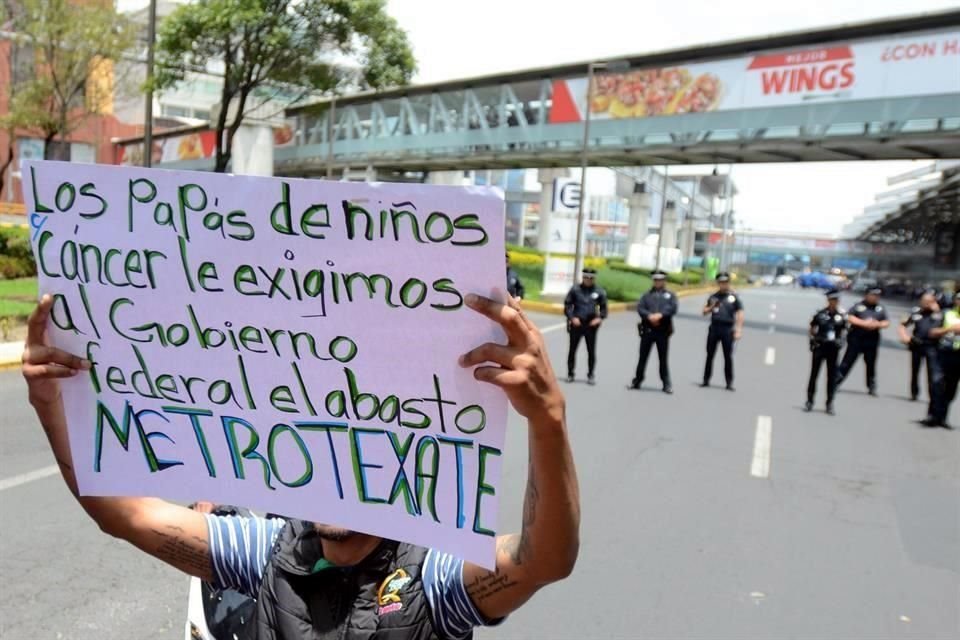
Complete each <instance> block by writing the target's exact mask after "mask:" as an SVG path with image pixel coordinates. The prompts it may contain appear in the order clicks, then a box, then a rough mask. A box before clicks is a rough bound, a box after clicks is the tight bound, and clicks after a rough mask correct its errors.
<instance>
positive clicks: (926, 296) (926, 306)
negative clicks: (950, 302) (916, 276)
mask: <svg viewBox="0 0 960 640" xmlns="http://www.w3.org/2000/svg"><path fill="white" fill-rule="evenodd" d="M936 304H937V296H936V295H935V294H934V293H933V291H924V292H923V295H921V296H920V308H921V309H923V310H924V311H932V310H933V308H934V307H935V306H936Z"/></svg>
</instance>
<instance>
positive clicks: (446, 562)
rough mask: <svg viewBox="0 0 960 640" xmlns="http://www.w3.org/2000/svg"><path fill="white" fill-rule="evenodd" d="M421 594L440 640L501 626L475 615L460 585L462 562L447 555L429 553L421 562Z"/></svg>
mask: <svg viewBox="0 0 960 640" xmlns="http://www.w3.org/2000/svg"><path fill="white" fill-rule="evenodd" d="M422 579H423V590H424V593H426V595H427V603H428V604H429V605H430V612H431V614H432V616H433V624H434V627H435V628H436V630H437V632H438V633H439V635H440V637H442V638H446V639H447V640H461V639H462V638H466V637H468V636H469V635H470V632H471V631H473V629H474V627H482V626H495V625H498V624H500V623H501V622H503V619H502V618H501V619H499V620H486V619H484V617H483V616H482V615H481V614H480V612H479V611H477V607H476V606H475V605H474V604H473V600H471V599H470V596H469V595H467V588H466V586H465V585H464V584H463V560H461V559H459V558H455V557H453V556H452V555H450V554H449V553H440V552H439V551H435V550H433V549H430V550H429V551H428V552H427V557H426V559H425V560H424V561H423V576H422Z"/></svg>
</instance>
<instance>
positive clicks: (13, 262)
mask: <svg viewBox="0 0 960 640" xmlns="http://www.w3.org/2000/svg"><path fill="white" fill-rule="evenodd" d="M34 275H37V269H36V265H35V264H34V263H33V261H32V260H22V259H20V258H13V257H11V256H7V255H2V254H0V280H13V279H14V278H27V277H30V276H34Z"/></svg>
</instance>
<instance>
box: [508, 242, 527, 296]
mask: <svg viewBox="0 0 960 640" xmlns="http://www.w3.org/2000/svg"><path fill="white" fill-rule="evenodd" d="M507 293H509V294H510V295H511V296H513V297H514V298H519V299H521V300H523V293H524V291H523V281H522V280H520V276H518V275H517V272H516V271H514V270H513V267H511V266H510V254H509V253H507Z"/></svg>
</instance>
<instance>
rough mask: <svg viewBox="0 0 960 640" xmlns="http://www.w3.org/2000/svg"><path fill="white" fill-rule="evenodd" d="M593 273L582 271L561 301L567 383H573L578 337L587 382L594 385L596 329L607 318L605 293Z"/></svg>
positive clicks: (588, 270) (590, 270)
mask: <svg viewBox="0 0 960 640" xmlns="http://www.w3.org/2000/svg"><path fill="white" fill-rule="evenodd" d="M596 280H597V272H596V271H595V270H593V269H584V270H583V280H581V282H580V284H579V285H574V286H573V288H571V289H570V292H569V293H567V299H566V300H565V301H564V303H563V306H564V312H565V313H566V316H567V331H568V332H569V333H570V350H569V351H568V352H567V382H573V380H574V374H575V373H576V368H577V347H579V346H580V339H581V338H583V339H584V340H585V341H586V343H587V384H591V385H593V384H596V383H597V380H596V377H595V376H594V373H595V370H596V366H597V330H598V329H599V328H600V323H601V322H603V321H604V320H605V319H606V317H607V292H606V291H604V290H603V288H602V287H598V286H597V284H596Z"/></svg>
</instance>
